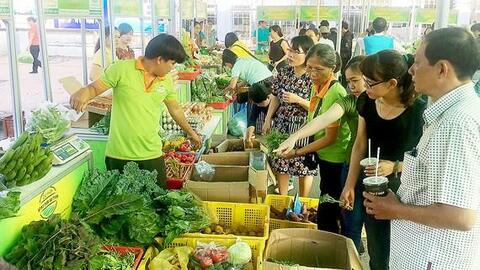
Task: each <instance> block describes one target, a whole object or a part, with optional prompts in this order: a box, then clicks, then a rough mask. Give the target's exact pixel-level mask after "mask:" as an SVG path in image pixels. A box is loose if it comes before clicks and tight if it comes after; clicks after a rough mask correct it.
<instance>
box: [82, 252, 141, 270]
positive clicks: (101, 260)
mask: <svg viewBox="0 0 480 270" xmlns="http://www.w3.org/2000/svg"><path fill="white" fill-rule="evenodd" d="M134 263H135V254H134V253H131V252H127V253H126V254H123V255H120V254H119V253H118V252H116V251H112V250H101V251H100V252H99V254H98V255H97V256H95V257H94V258H93V259H92V260H91V261H90V267H91V269H92V270H130V269H132V266H133V264H134Z"/></svg>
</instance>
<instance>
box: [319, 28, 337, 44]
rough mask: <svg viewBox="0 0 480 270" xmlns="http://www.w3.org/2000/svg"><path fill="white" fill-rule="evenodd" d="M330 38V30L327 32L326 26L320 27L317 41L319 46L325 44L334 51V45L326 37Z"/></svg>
mask: <svg viewBox="0 0 480 270" xmlns="http://www.w3.org/2000/svg"><path fill="white" fill-rule="evenodd" d="M329 36H330V30H328V27H326V26H320V39H319V40H318V43H320V44H326V45H328V46H330V47H332V48H333V49H335V44H334V43H333V41H331V40H330V39H329V38H328V37H329Z"/></svg>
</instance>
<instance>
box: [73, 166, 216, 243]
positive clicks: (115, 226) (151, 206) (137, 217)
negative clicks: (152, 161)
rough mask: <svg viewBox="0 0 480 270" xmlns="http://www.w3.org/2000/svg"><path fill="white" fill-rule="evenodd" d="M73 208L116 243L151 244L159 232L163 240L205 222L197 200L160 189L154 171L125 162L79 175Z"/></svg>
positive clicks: (198, 227) (190, 196)
mask: <svg viewBox="0 0 480 270" xmlns="http://www.w3.org/2000/svg"><path fill="white" fill-rule="evenodd" d="M73 210H74V211H76V212H78V213H79V215H80V217H81V218H82V220H83V221H85V222H86V223H87V224H89V225H90V226H92V228H93V229H94V230H95V232H96V233H97V234H99V235H100V236H102V237H103V238H106V239H109V240H112V241H114V242H117V243H121V244H150V243H152V242H153V241H154V237H155V236H157V235H159V234H160V236H163V237H165V238H166V240H165V244H167V243H170V242H171V241H172V240H173V239H174V238H175V237H177V236H179V235H181V234H183V233H187V232H191V231H198V230H200V229H201V228H203V227H205V224H209V220H208V219H207V215H206V214H205V211H204V209H203V208H202V206H201V204H200V202H199V201H198V200H196V199H195V198H194V197H193V195H192V194H190V193H187V192H183V191H165V190H163V189H162V188H160V187H159V186H158V185H157V173H156V172H149V171H145V170H140V169H139V168H138V165H137V164H136V163H134V162H129V163H127V165H126V166H125V168H124V170H123V174H120V173H119V172H118V171H107V172H100V171H98V170H94V171H92V172H90V173H87V174H86V175H85V176H84V179H83V182H82V184H81V185H80V187H79V188H78V190H77V193H76V194H75V197H74V200H73Z"/></svg>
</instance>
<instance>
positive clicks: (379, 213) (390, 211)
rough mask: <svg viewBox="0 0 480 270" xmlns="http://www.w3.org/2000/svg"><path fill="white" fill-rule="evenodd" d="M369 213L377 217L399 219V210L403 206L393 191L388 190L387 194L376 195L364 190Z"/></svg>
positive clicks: (365, 203)
mask: <svg viewBox="0 0 480 270" xmlns="http://www.w3.org/2000/svg"><path fill="white" fill-rule="evenodd" d="M363 197H364V198H365V200H364V202H363V205H365V208H366V211H367V214H369V215H372V216H374V217H375V218H376V219H384V220H391V219H398V216H397V211H398V209H400V208H401V207H402V205H403V204H402V203H401V202H400V200H398V198H397V196H396V195H395V193H393V191H391V190H388V193H387V196H385V197H379V196H374V195H372V194H370V193H368V192H363Z"/></svg>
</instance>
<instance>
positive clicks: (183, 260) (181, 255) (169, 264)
mask: <svg viewBox="0 0 480 270" xmlns="http://www.w3.org/2000/svg"><path fill="white" fill-rule="evenodd" d="M192 252H193V248H190V247H175V248H167V249H164V250H162V251H161V252H160V253H159V254H158V255H157V256H155V258H153V260H152V262H150V265H149V266H148V267H149V269H150V270H188V261H189V257H190V254H191V253H192Z"/></svg>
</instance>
